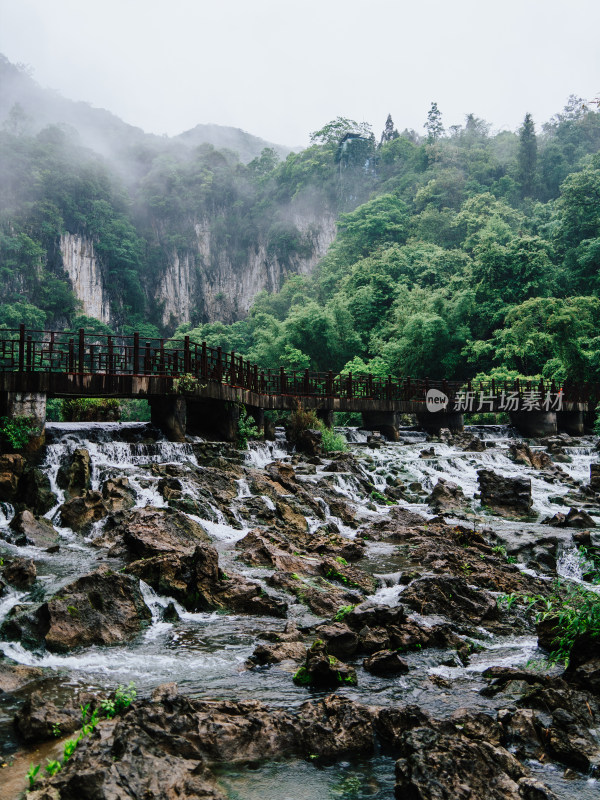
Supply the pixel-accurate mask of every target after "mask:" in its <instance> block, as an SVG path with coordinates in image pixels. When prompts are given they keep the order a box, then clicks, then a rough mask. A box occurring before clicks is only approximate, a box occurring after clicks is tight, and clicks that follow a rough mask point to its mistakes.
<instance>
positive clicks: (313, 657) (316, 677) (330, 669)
mask: <svg viewBox="0 0 600 800" xmlns="http://www.w3.org/2000/svg"><path fill="white" fill-rule="evenodd" d="M294 683H297V684H298V685H299V686H312V687H313V688H316V689H336V688H337V687H339V686H348V685H350V686H355V685H356V683H357V679H356V671H355V670H354V668H353V667H350V666H348V665H347V664H344V663H343V662H342V661H339V660H338V659H337V658H336V657H335V656H333V655H330V654H329V653H328V651H327V646H326V645H325V642H322V641H321V640H320V639H317V641H316V642H315V643H314V644H313V645H312V647H311V648H310V650H309V651H308V653H307V654H306V661H305V663H304V665H303V666H302V667H300V669H299V670H298V672H296V674H295V675H294Z"/></svg>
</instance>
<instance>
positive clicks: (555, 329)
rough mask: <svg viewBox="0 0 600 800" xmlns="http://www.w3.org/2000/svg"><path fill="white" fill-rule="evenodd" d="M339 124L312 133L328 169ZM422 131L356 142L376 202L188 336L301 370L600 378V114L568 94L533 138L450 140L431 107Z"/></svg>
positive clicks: (342, 219)
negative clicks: (290, 271) (311, 253)
mask: <svg viewBox="0 0 600 800" xmlns="http://www.w3.org/2000/svg"><path fill="white" fill-rule="evenodd" d="M434 106H435V104H434ZM342 122H344V121H342ZM345 122H346V123H348V121H345ZM336 123H338V124H337V125H336ZM336 123H331V125H330V126H329V127H328V126H326V128H325V129H324V131H325V135H324V134H323V131H321V132H318V134H317V138H318V139H319V140H320V141H321V140H323V141H324V142H325V143H324V144H322V145H320V147H321V150H320V151H319V152H321V153H323V152H324V151H325V149H326V148H327V147H329V148H330V153H331V156H332V159H333V161H334V162H335V160H336V158H338V159H339V158H340V144H339V141H340V137H343V135H344V133H345V132H347V128H344V127H343V126H342V128H341V130H340V129H339V123H340V121H339V120H338V121H336ZM348 125H349V123H348ZM425 127H426V132H427V136H426V137H424V138H421V137H419V136H417V135H416V134H415V133H414V132H407V131H405V132H404V133H402V134H398V132H397V131H396V130H395V129H394V127H393V122H392V120H391V118H388V121H387V122H386V127H385V129H384V132H383V134H382V137H381V144H380V145H379V147H375V145H374V142H373V140H372V139H367V138H366V137H363V140H362V141H363V145H364V146H366V147H370V148H371V149H370V151H369V153H368V159H367V160H365V162H364V164H365V167H364V169H363V175H364V184H365V186H367V185H368V188H369V190H370V194H371V196H370V198H369V199H368V200H366V201H365V202H363V203H362V204H360V205H358V207H356V208H355V209H354V210H351V211H349V212H347V213H342V214H341V215H340V216H339V222H338V235H337V238H336V240H335V242H334V244H333V245H332V247H331V248H330V250H329V252H328V253H327V255H326V256H325V258H323V259H322V261H321V263H320V264H319V265H318V268H317V270H316V271H315V273H314V274H313V275H312V276H310V277H298V276H293V277H291V278H289V279H288V280H287V282H286V283H285V285H284V286H283V288H282V290H281V292H279V293H278V294H275V295H268V294H266V293H263V294H262V295H260V296H259V297H258V298H257V299H256V301H255V303H254V305H253V307H252V309H251V312H250V315H249V316H248V318H247V319H245V320H242V321H240V322H237V323H235V324H233V325H229V326H224V325H222V324H219V323H213V324H208V325H201V326H199V327H197V328H195V329H190V327H191V326H182V328H180V330H179V335H181V334H182V333H183V332H184V330H185V331H186V332H187V333H188V334H189V335H190V336H191V338H192V339H193V340H195V341H201V340H206V341H207V342H209V343H210V344H211V345H213V346H217V345H221V346H222V347H224V348H225V349H227V350H232V349H235V350H237V351H241V352H243V353H245V354H247V355H248V356H249V357H250V358H252V359H253V360H255V361H257V362H259V363H261V364H265V365H274V364H282V365H284V366H286V367H288V368H290V369H298V370H301V369H306V368H312V369H319V370H324V369H329V368H333V369H334V370H336V371H338V372H341V373H348V372H350V371H351V372H353V373H354V374H358V373H361V372H362V373H364V372H372V373H373V374H375V375H387V374H398V373H401V374H404V375H413V376H420V377H424V376H426V375H428V376H429V377H431V378H441V377H448V378H456V379H461V378H466V377H472V376H473V375H475V374H478V375H480V376H481V375H489V376H493V377H496V378H498V379H502V378H514V377H517V376H519V375H522V376H531V377H533V376H544V377H547V378H554V379H557V380H563V379H570V380H581V379H587V380H590V379H593V380H600V336H599V332H600V297H599V295H600V155H599V154H598V151H599V150H600V114H598V113H596V112H593V111H590V110H589V109H586V108H584V107H583V106H582V104H581V102H579V101H577V100H575V99H571V100H570V102H569V104H568V105H567V107H566V109H565V111H564V112H563V113H562V114H560V115H558V116H557V117H555V118H553V120H551V122H550V123H548V124H547V125H545V126H544V129H543V132H542V134H541V135H539V136H537V135H536V133H535V125H534V122H533V120H532V118H531V115H529V114H528V115H526V117H525V120H524V123H523V126H522V128H521V129H520V131H519V132H518V133H516V134H512V133H508V132H506V131H503V132H501V133H498V134H496V135H494V136H492V135H490V133H489V130H488V126H487V125H486V124H485V123H484V122H482V121H481V120H479V119H477V118H475V117H473V116H472V115H469V116H468V117H467V119H466V123H465V125H464V126H460V127H453V128H452V129H450V131H449V133H448V134H446V133H445V131H444V128H443V125H442V122H441V114H440V112H439V109H438V108H437V106H435V107H433V106H432V110H431V111H430V114H429V116H428V119H427V122H426V125H425ZM336 137H338V138H337V146H336ZM312 149H313V150H314V149H315V146H313V148H312ZM362 155H363V156H364V153H363V154H362ZM305 158H307V154H306V153H304V154H300V156H290V157H288V160H287V162H286V164H288V162H289V164H288V166H287V167H285V168H286V169H288V170H289V168H290V165H293V164H294V163H296V162H298V161H299V162H302V163H305V162H304V159H305ZM283 169H284V166H280V167H276V168H275V169H274V171H273V177H272V180H273V181H274V182H276V181H277V180H279V179H280V174H281V171H282V170H283Z"/></svg>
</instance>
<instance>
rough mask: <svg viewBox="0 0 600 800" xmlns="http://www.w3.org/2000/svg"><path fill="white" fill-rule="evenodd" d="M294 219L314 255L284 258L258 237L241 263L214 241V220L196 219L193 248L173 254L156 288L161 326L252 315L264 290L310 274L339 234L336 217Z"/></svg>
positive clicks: (304, 215)
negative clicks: (211, 222) (250, 310)
mask: <svg viewBox="0 0 600 800" xmlns="http://www.w3.org/2000/svg"><path fill="white" fill-rule="evenodd" d="M290 222H292V223H293V224H294V225H295V227H296V228H297V229H298V231H299V232H300V233H301V234H302V235H303V236H304V238H305V239H306V240H307V241H308V242H310V248H309V249H310V255H303V256H299V255H292V256H290V257H289V258H288V259H286V260H280V259H279V258H278V257H277V256H276V255H274V254H273V253H271V252H270V251H269V248H268V243H267V242H265V241H260V240H259V241H257V242H256V243H255V244H254V245H252V246H251V247H249V248H248V249H247V251H246V253H245V254H244V259H243V263H242V264H241V266H240V265H239V264H238V265H236V264H234V263H233V262H232V257H231V254H230V253H228V252H227V251H225V250H223V249H219V248H218V246H217V245H216V244H215V243H214V242H213V241H212V237H211V227H210V221H209V220H202V221H200V222H196V223H195V224H194V229H195V232H196V240H197V241H196V246H195V247H194V250H193V251H192V250H188V251H186V252H178V251H176V250H173V251H172V252H171V253H170V254H168V256H167V263H166V264H165V269H164V272H163V273H162V275H161V277H160V279H159V282H158V284H157V286H156V289H155V293H154V299H155V302H156V303H157V305H158V306H159V308H160V309H161V322H162V324H163V325H164V326H166V327H169V328H172V327H173V326H174V325H178V324H180V323H182V322H214V321H216V320H221V321H223V322H233V321H235V320H237V319H241V318H242V317H244V316H245V315H246V314H247V312H248V310H249V308H250V306H251V305H252V301H253V300H254V298H255V297H256V295H257V294H258V293H259V292H260V291H262V290H263V289H266V290H267V291H269V292H276V291H278V290H279V289H280V288H281V285H282V283H283V281H284V280H285V278H286V277H287V276H288V275H291V274H308V273H310V272H311V271H312V270H313V269H314V267H315V266H316V264H317V262H318V261H319V260H320V259H321V258H322V257H323V255H324V254H325V253H326V251H327V248H328V247H329V245H330V244H331V243H332V242H333V240H334V238H335V233H336V222H335V217H334V215H333V214H331V213H325V214H322V215H320V216H319V217H318V218H317V217H316V216H315V215H314V214H307V213H295V214H293V215H291V216H290Z"/></svg>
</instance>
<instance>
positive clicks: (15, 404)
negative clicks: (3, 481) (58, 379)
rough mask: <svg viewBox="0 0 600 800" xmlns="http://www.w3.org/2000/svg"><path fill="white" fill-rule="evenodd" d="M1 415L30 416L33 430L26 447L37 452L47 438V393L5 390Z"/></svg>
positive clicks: (11, 416) (1, 403) (12, 416)
mask: <svg viewBox="0 0 600 800" xmlns="http://www.w3.org/2000/svg"><path fill="white" fill-rule="evenodd" d="M0 417H8V418H9V419H13V418H15V417H28V418H29V419H30V420H31V426H32V431H31V435H30V437H29V442H28V444H27V445H26V447H25V450H26V451H28V452H30V453H31V452H35V451H36V450H38V449H39V448H40V447H41V446H42V445H43V444H44V442H45V439H46V394H45V393H43V392H3V393H2V394H0Z"/></svg>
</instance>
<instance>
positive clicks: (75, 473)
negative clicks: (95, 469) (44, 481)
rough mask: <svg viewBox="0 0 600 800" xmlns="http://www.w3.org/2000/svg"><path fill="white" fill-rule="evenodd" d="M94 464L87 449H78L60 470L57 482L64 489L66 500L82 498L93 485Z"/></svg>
mask: <svg viewBox="0 0 600 800" xmlns="http://www.w3.org/2000/svg"><path fill="white" fill-rule="evenodd" d="M91 480H92V462H91V459H90V454H89V452H88V450H86V449H85V447H78V448H77V450H75V451H73V454H72V455H71V458H70V460H69V461H68V463H66V464H64V465H63V466H61V467H60V469H59V470H58V473H57V475H56V482H57V483H58V485H59V486H60V488H61V489H64V492H65V499H67V500H70V499H71V498H73V497H81V496H82V495H83V494H84V493H85V492H86V491H87V490H88V489H89V488H90V485H91Z"/></svg>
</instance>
